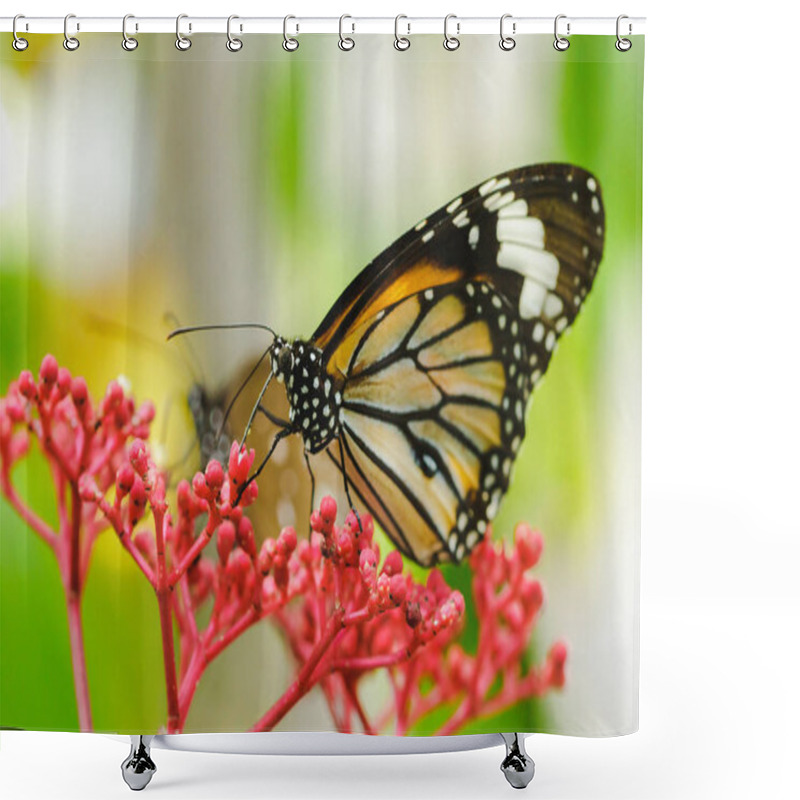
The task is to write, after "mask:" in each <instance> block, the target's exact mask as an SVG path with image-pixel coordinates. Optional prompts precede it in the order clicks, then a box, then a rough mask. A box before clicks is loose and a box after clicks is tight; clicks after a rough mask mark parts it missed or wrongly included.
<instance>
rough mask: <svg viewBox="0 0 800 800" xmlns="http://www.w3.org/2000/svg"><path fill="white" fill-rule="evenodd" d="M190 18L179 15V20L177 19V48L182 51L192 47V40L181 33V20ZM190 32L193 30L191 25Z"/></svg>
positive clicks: (186, 15)
mask: <svg viewBox="0 0 800 800" xmlns="http://www.w3.org/2000/svg"><path fill="white" fill-rule="evenodd" d="M188 18H189V15H188V14H178V16H177V18H176V19H175V47H177V48H178V50H181V51H184V50H188V49H189V48H190V47H191V46H192V40H191V39H187V38H186V37H185V36H184V35H183V34H182V33H181V20H182V19H188ZM189 30H190V31H191V30H192V26H191V25H190V26H189Z"/></svg>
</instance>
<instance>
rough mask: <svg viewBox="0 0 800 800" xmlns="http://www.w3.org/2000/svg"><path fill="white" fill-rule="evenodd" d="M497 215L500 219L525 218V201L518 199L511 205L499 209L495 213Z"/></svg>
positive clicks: (526, 212)
mask: <svg viewBox="0 0 800 800" xmlns="http://www.w3.org/2000/svg"><path fill="white" fill-rule="evenodd" d="M497 215H498V216H500V217H527V216H528V204H527V202H526V201H525V200H523V199H521V198H520V199H519V200H515V201H514V202H513V203H511V205H508V206H504V207H503V208H501V209H500V210H499V211H498V212H497Z"/></svg>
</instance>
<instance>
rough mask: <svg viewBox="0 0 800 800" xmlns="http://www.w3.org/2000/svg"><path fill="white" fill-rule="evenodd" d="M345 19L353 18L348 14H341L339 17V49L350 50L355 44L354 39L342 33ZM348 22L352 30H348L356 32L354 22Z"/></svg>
mask: <svg viewBox="0 0 800 800" xmlns="http://www.w3.org/2000/svg"><path fill="white" fill-rule="evenodd" d="M346 19H353V18H352V17H351V16H350V15H349V14H342V16H341V17H339V49H340V50H345V51H347V50H352V49H353V48H354V47H355V46H356V43H355V40H354V39H352V38H351V37H349V36H345V35H344V30H343V28H344V21H345V20H346ZM350 24H351V25H352V26H353V30H352V31H350V32H351V33H355V32H356V24H355V22H351V23H350Z"/></svg>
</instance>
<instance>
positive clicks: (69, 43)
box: [64, 14, 81, 53]
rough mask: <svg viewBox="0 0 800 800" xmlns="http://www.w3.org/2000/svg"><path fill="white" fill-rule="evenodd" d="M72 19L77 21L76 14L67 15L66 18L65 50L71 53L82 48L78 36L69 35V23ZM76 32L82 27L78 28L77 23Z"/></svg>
mask: <svg viewBox="0 0 800 800" xmlns="http://www.w3.org/2000/svg"><path fill="white" fill-rule="evenodd" d="M71 19H75V15H74V14H67V16H66V17H64V49H65V50H69V51H70V53H72V52H74V51H75V50H77V49H78V48H79V47H80V46H81V43H80V42H79V41H78V38H77V37H76V36H70V35H69V30H68V28H69V21H70V20H71ZM76 30H80V27H77V23H76Z"/></svg>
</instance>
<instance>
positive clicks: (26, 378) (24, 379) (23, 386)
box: [17, 369, 36, 400]
mask: <svg viewBox="0 0 800 800" xmlns="http://www.w3.org/2000/svg"><path fill="white" fill-rule="evenodd" d="M17 386H18V387H19V393H20V394H21V395H22V396H23V397H24V398H25V399H26V400H33V399H34V398H35V397H36V383H35V382H34V380H33V375H32V374H31V371H30V370H27V369H24V370H22V372H21V373H20V375H19V381H18V383H17Z"/></svg>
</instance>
